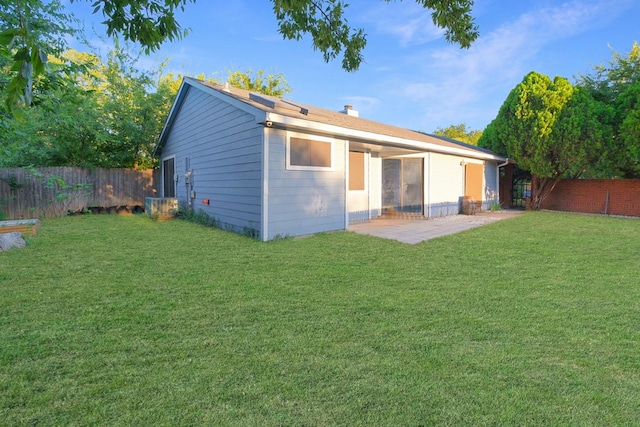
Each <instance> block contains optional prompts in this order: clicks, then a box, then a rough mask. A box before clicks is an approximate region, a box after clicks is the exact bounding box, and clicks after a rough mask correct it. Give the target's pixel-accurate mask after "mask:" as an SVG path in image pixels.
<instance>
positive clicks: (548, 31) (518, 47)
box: [395, 0, 629, 125]
mask: <svg viewBox="0 0 640 427" xmlns="http://www.w3.org/2000/svg"><path fill="white" fill-rule="evenodd" d="M628 4H629V1H626V0H622V1H619V2H617V3H616V2H611V1H588V0H573V1H570V2H565V3H563V4H560V5H558V6H556V7H547V8H543V9H537V10H532V11H529V12H527V13H525V14H523V15H521V16H520V17H519V18H518V19H517V20H515V21H513V22H508V23H505V24H503V25H501V26H499V27H497V28H495V29H494V30H492V31H489V32H488V33H486V34H485V35H483V36H481V37H480V38H479V39H478V40H477V41H476V42H475V43H474V44H473V46H472V47H471V49H469V50H461V49H459V48H457V47H456V46H452V45H448V46H446V47H443V48H439V49H435V50H431V51H427V52H426V53H425V52H424V51H423V52H421V53H420V56H419V57H416V56H414V57H413V58H408V61H410V62H411V64H412V66H417V67H420V68H421V70H422V71H421V72H419V73H412V75H415V74H420V75H422V76H424V78H423V79H421V80H414V81H407V80H406V76H403V77H398V78H397V84H396V85H395V86H396V87H398V88H399V89H398V93H397V94H396V96H399V97H400V98H401V99H403V100H404V101H405V103H406V101H407V100H408V101H409V102H411V103H413V108H412V109H413V110H414V111H415V110H420V111H421V112H423V113H422V115H423V119H422V120H423V121H424V122H427V123H434V124H436V125H448V124H450V123H459V122H462V121H465V119H469V118H471V119H474V118H477V119H480V118H483V119H484V120H483V122H485V124H486V123H488V121H490V120H491V119H492V118H493V116H495V113H497V108H498V107H499V106H500V104H501V103H502V101H504V98H505V97H506V94H507V93H508V91H509V90H510V89H511V88H512V87H513V86H515V84H517V82H518V81H520V79H521V78H522V77H523V76H524V75H525V74H526V73H527V72H529V71H532V70H534V69H536V64H537V63H539V61H540V59H538V58H539V55H540V54H541V53H544V51H545V50H546V49H549V48H550V47H553V44H554V43H556V42H557V41H558V40H560V39H564V38H568V37H571V36H574V35H577V34H580V33H583V32H586V31H588V30H589V29H591V28H593V27H598V26H601V25H602V24H603V23H604V22H605V21H607V20H610V19H613V18H614V17H615V16H616V15H618V14H620V13H621V11H622V10H623V9H624V7H626V5H628ZM616 6H617V8H616ZM491 98H494V99H493V101H492V100H491ZM480 102H483V103H484V104H487V103H488V102H493V105H492V106H491V107H492V108H491V109H490V110H491V111H478V110H477V107H476V108H475V109H473V107H471V106H472V105H474V104H475V105H477V104H478V103H480Z"/></svg>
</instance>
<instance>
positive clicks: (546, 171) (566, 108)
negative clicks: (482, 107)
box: [478, 72, 610, 209]
mask: <svg viewBox="0 0 640 427" xmlns="http://www.w3.org/2000/svg"><path fill="white" fill-rule="evenodd" d="M607 114H610V109H608V108H607V107H606V105H604V104H603V103H599V102H597V101H595V100H594V99H593V98H592V97H591V95H590V93H589V92H588V91H587V90H585V89H584V88H581V87H577V88H574V87H573V86H572V85H571V83H570V82H569V81H568V80H567V79H565V78H563V77H556V78H555V79H554V80H551V79H550V78H549V77H547V76H545V75H542V74H539V73H536V72H531V73H529V74H527V75H526V76H525V77H524V79H523V80H522V82H521V83H520V84H518V85H517V86H516V87H515V88H514V89H513V90H512V91H511V92H510V93H509V95H508V96H507V99H506V100H505V102H504V104H503V105H502V107H500V110H499V112H498V116H497V117H496V118H495V119H494V120H493V121H492V122H491V123H490V124H489V126H488V127H487V129H486V130H485V132H484V133H483V135H482V137H481V138H480V140H479V144H478V145H480V146H482V147H486V148H491V149H495V150H496V152H498V153H501V154H503V155H506V156H508V157H510V158H512V159H514V160H515V161H516V163H517V164H518V166H520V168H522V169H524V170H527V171H529V172H530V173H531V175H532V206H533V208H534V209H539V208H540V206H541V203H542V201H543V200H544V199H545V198H546V197H547V196H548V195H549V194H550V193H551V191H552V190H553V188H554V187H555V184H556V183H557V181H558V180H559V179H560V178H566V177H578V176H580V175H582V174H584V173H585V172H586V171H588V170H589V169H590V168H592V167H593V163H594V162H595V160H596V159H597V158H598V157H599V156H601V154H602V150H603V141H604V140H606V138H607V137H609V136H610V131H609V129H608V128H607V126H606V125H603V124H602V123H603V121H605V120H606V117H607Z"/></svg>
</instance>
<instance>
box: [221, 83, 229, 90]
mask: <svg viewBox="0 0 640 427" xmlns="http://www.w3.org/2000/svg"><path fill="white" fill-rule="evenodd" d="M222 90H224V91H225V92H231V87H229V82H224V85H223V86H222Z"/></svg>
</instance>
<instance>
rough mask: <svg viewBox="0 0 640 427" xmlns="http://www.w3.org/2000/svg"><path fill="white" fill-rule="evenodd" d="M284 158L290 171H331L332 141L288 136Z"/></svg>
mask: <svg viewBox="0 0 640 427" xmlns="http://www.w3.org/2000/svg"><path fill="white" fill-rule="evenodd" d="M286 157H287V169H290V170H332V168H333V139H331V138H325V137H321V136H315V135H314V136H312V135H300V134H289V135H288V137H287V153H286Z"/></svg>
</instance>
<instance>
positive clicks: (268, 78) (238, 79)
mask: <svg viewBox="0 0 640 427" xmlns="http://www.w3.org/2000/svg"><path fill="white" fill-rule="evenodd" d="M227 81H228V82H229V84H230V85H231V86H233V87H237V88H240V89H246V90H250V91H254V92H259V93H263V94H265V95H271V96H277V97H282V96H283V95H285V94H287V93H290V92H291V87H289V85H288V84H287V81H286V80H285V78H284V75H282V74H266V75H265V72H264V70H258V71H256V72H253V71H252V70H251V69H249V70H247V71H244V72H242V71H229V72H228V77H227Z"/></svg>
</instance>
